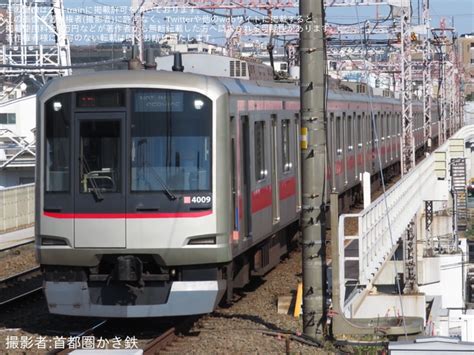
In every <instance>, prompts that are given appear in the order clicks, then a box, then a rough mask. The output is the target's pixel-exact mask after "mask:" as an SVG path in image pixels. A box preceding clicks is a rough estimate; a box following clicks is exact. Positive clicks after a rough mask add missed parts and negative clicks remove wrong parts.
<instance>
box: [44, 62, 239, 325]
mask: <svg viewBox="0 0 474 355" xmlns="http://www.w3.org/2000/svg"><path fill="white" fill-rule="evenodd" d="M226 100H227V99H226V95H225V92H224V91H223V90H222V88H221V87H220V86H219V85H218V84H217V83H216V82H214V81H212V79H209V78H205V77H201V76H195V75H190V74H184V73H169V72H150V71H133V72H108V73H107V72H104V73H94V75H91V76H77V77H74V76H73V77H67V78H61V79H58V80H55V81H53V82H51V83H50V84H49V85H47V87H46V88H44V89H43V90H42V91H41V92H40V93H39V95H38V120H37V142H38V144H37V146H38V151H37V163H38V165H37V166H38V169H37V176H36V181H37V184H36V196H37V199H36V248H37V255H38V259H39V262H40V264H41V266H42V269H43V272H44V276H45V283H44V289H45V295H46V299H47V303H48V307H49V310H50V312H51V313H56V314H65V315H77V316H96V317H157V316H158V317H160V316H177V315H189V314H201V313H207V312H210V311H212V310H213V309H214V308H215V306H216V304H217V303H218V302H219V300H220V299H221V297H222V295H223V294H224V292H225V289H226V281H225V276H224V270H225V269H224V265H225V264H226V263H228V262H230V260H231V251H230V248H229V235H230V222H229V221H230V213H229V212H228V211H229V209H228V208H226V206H229V204H230V199H231V196H230V181H229V180H230V178H229V176H228V174H225V172H226V171H229V170H230V166H228V165H229V164H230V163H229V159H226V158H225V156H226V154H228V148H227V144H226V142H227V135H228V130H229V128H228V126H227V125H228V123H227V122H226V120H221V121H220V122H219V121H218V120H216V117H218V115H219V112H221V111H225V110H226ZM220 191H222V192H223V193H220Z"/></svg>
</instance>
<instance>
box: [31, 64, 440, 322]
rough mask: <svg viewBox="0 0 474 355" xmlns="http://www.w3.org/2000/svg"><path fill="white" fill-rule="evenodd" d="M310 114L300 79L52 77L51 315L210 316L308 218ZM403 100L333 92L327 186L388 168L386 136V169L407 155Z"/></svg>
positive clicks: (47, 101)
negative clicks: (304, 161) (302, 114)
mask: <svg viewBox="0 0 474 355" xmlns="http://www.w3.org/2000/svg"><path fill="white" fill-rule="evenodd" d="M299 110H300V104H299V89H298V87H296V86H294V85H291V84H281V83H271V82H257V81H241V80H236V79H230V78H216V77H208V76H202V75H195V74H189V73H176V72H161V71H114V72H98V73H94V74H92V75H82V76H72V77H65V78H60V79H56V80H53V81H51V82H50V83H49V84H48V85H46V86H45V87H44V88H43V89H42V90H41V92H40V93H39V94H38V118H37V160H38V161H37V167H38V168H37V173H36V174H37V176H36V182H37V183H36V194H37V195H36V196H37V199H36V227H35V228H36V248H37V255H38V258H39V261H40V264H41V266H42V269H43V271H44V277H45V282H44V286H45V294H46V298H47V303H48V307H49V310H50V312H52V313H57V314H65V315H77V316H98V317H161V316H178V315H191V314H202V313H207V312H211V311H212V310H213V309H214V308H215V307H216V305H217V304H218V302H219V301H220V300H221V299H222V298H223V297H224V295H226V296H225V297H227V299H229V300H230V299H231V297H232V290H233V289H235V288H239V287H243V286H245V285H246V284H247V283H248V282H249V280H250V278H251V277H252V276H258V275H263V274H265V273H266V272H268V271H269V270H270V269H271V268H273V267H274V266H275V265H276V264H277V263H278V262H279V260H280V257H281V256H282V255H284V254H285V253H286V252H287V250H288V244H289V242H290V240H291V239H292V237H293V236H294V235H295V232H296V231H297V229H298V221H299V215H300V208H301V195H300V192H299V191H300V151H299V131H300V127H299V126H300V121H299ZM370 111H372V112H373V113H374V115H375V116H374V117H375V121H376V123H377V127H378V128H377V132H375V131H374V130H372V126H371V123H370V120H369V116H370V115H369V112H370ZM400 111H401V109H400V102H399V101H398V100H395V99H389V98H383V97H374V99H373V102H371V103H370V104H369V103H368V102H367V96H366V95H359V94H353V93H349V92H340V91H330V92H329V102H328V132H329V134H328V143H329V145H328V147H329V152H328V153H329V154H328V156H329V162H328V171H327V176H328V180H329V182H330V184H329V185H330V187H329V188H331V189H333V190H335V191H338V192H340V193H341V196H350V197H349V198H353V196H355V195H357V191H358V189H359V186H360V181H359V173H360V172H363V171H369V172H370V173H371V174H376V173H377V171H378V165H377V164H376V161H375V157H376V150H375V145H376V143H378V144H379V146H380V152H381V158H382V161H383V167H384V168H390V167H394V166H397V165H399V163H398V161H399V156H400V153H399V150H400V124H399V122H400V120H401V119H400ZM415 111H416V112H417V113H416V117H417V120H416V122H417V126H416V129H415V133H416V135H415V137H416V139H417V147H420V148H421V147H422V146H423V133H422V129H421V126H422V118H421V108H420V107H419V106H416V107H415ZM435 125H436V127H437V122H436V123H435ZM434 131H436V130H434ZM376 140H378V141H376Z"/></svg>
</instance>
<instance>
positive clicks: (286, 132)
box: [281, 120, 291, 172]
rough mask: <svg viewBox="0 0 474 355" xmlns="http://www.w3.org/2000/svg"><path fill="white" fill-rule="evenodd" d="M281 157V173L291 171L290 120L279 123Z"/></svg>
mask: <svg viewBox="0 0 474 355" xmlns="http://www.w3.org/2000/svg"><path fill="white" fill-rule="evenodd" d="M281 143H282V144H281V156H282V159H283V171H284V172H287V171H290V170H291V158H290V120H282V121H281Z"/></svg>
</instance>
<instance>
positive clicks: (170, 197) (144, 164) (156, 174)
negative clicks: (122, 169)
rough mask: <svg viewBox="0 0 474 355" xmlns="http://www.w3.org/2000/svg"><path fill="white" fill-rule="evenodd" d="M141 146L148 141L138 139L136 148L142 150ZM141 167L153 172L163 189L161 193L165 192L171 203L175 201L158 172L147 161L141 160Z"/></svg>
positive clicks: (173, 195) (174, 196)
mask: <svg viewBox="0 0 474 355" xmlns="http://www.w3.org/2000/svg"><path fill="white" fill-rule="evenodd" d="M143 144H145V145H146V144H148V140H147V139H146V138H143V139H140V140H139V141H138V147H140V148H141V149H142V150H143V149H144V147H143ZM142 165H143V166H146V167H147V168H149V169H151V171H153V174H154V176H155V179H156V180H158V182H159V183H160V185H161V187H162V188H163V191H164V192H165V194H166V196H168V198H169V199H170V200H172V201H174V200H176V195H175V194H174V193H172V192H171V190H170V189H169V187H168V185H166V182H164V181H163V179H162V178H161V176H160V174H158V172H157V171H156V170H155V168H154V167H153V166H151V164H150V163H148V160H146V159H143V160H142ZM145 178H146V177H145Z"/></svg>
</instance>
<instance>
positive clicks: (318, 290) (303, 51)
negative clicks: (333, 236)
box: [300, 0, 326, 339]
mask: <svg viewBox="0 0 474 355" xmlns="http://www.w3.org/2000/svg"><path fill="white" fill-rule="evenodd" d="M323 14H324V7H323V0H301V1H300V15H301V18H302V23H301V27H302V28H301V33H300V58H301V76H300V78H301V79H300V89H301V119H302V122H301V137H302V139H301V160H302V177H303V181H302V196H303V208H302V220H301V228H302V231H303V332H304V334H305V335H307V336H310V337H313V338H319V339H321V338H322V337H323V335H324V329H323V325H324V319H325V283H326V278H325V243H324V240H325V224H324V213H325V211H324V199H323V196H324V188H325V184H324V179H325V174H326V165H325V161H326V127H325V124H326V122H325V72H326V58H325V57H326V56H325V45H324V31H323V29H324V23H323V16H324V15H323Z"/></svg>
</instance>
